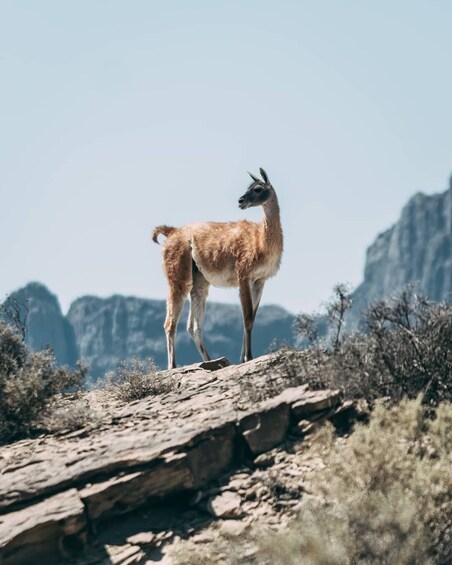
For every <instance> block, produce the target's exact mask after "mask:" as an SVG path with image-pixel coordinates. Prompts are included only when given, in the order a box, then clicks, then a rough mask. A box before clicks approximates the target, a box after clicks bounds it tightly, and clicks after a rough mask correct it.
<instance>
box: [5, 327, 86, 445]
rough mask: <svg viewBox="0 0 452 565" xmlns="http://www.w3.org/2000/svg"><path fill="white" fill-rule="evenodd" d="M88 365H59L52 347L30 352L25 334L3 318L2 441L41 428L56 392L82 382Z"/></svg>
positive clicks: (18, 437)
mask: <svg viewBox="0 0 452 565" xmlns="http://www.w3.org/2000/svg"><path fill="white" fill-rule="evenodd" d="M85 376H86V369H85V368H84V367H82V366H80V367H79V368H78V369H77V370H70V369H68V368H67V367H57V365H56V363H55V357H54V355H53V353H52V351H50V350H44V351H39V352H31V351H29V349H28V348H27V346H26V345H25V343H24V340H23V337H22V336H21V335H20V334H19V333H17V332H16V331H15V330H14V329H13V328H11V327H9V326H8V325H6V324H5V323H4V322H1V321H0V442H2V443H5V442H8V441H12V440H16V439H20V438H23V437H26V436H27V435H29V434H30V433H32V432H33V431H36V430H37V429H38V428H39V424H40V422H41V420H42V418H43V417H44V416H45V415H46V414H47V413H48V411H49V410H50V409H51V407H52V400H53V399H54V397H55V395H56V394H57V393H60V392H62V391H64V390H66V389H68V388H69V387H77V386H80V385H81V384H82V382H83V380H84V379H85Z"/></svg>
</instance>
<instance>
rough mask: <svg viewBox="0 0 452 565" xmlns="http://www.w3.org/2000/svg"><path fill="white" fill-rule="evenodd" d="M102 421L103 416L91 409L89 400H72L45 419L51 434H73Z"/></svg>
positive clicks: (55, 409) (56, 408)
mask: <svg viewBox="0 0 452 565" xmlns="http://www.w3.org/2000/svg"><path fill="white" fill-rule="evenodd" d="M101 421H102V417H101V414H100V413H98V412H96V411H95V410H93V409H92V408H91V406H90V405H89V402H88V400H87V398H83V397H80V398H71V399H70V400H67V401H66V402H63V403H58V402H57V403H56V406H55V407H54V408H53V409H52V411H51V412H50V413H49V414H48V416H47V417H46V418H45V419H44V425H45V428H46V429H47V430H49V431H51V432H73V431H76V430H80V429H81V428H85V427H93V426H96V425H98V424H99V423H100V422H101Z"/></svg>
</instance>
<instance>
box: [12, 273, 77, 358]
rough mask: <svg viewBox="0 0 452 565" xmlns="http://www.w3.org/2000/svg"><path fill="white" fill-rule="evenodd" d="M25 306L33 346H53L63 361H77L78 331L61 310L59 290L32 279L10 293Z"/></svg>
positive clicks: (57, 355) (35, 347)
mask: <svg viewBox="0 0 452 565" xmlns="http://www.w3.org/2000/svg"><path fill="white" fill-rule="evenodd" d="M10 298H11V299H12V300H15V301H17V303H18V304H19V305H21V308H22V309H24V308H28V318H27V334H26V341H27V343H28V344H29V345H30V346H31V347H32V349H35V350H39V349H43V348H45V347H48V346H50V347H52V349H53V351H54V352H55V357H56V360H57V362H58V363H59V364H62V365H74V363H75V361H76V360H77V358H78V352H77V346H76V343H75V336H74V332H73V331H72V328H71V326H70V324H69V323H68V322H67V320H66V319H65V317H64V316H63V313H62V311H61V306H60V303H59V301H58V298H57V297H56V295H55V294H52V293H51V292H50V291H49V289H48V288H47V287H46V286H44V285H43V284H41V283H39V282H31V283H28V284H27V285H26V286H24V287H23V288H20V289H19V290H16V291H15V292H13V293H11V294H10Z"/></svg>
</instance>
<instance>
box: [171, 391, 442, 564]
mask: <svg viewBox="0 0 452 565" xmlns="http://www.w3.org/2000/svg"><path fill="white" fill-rule="evenodd" d="M451 428H452V406H451V404H449V403H442V404H440V405H439V407H438V408H437V412H436V418H435V419H433V420H432V419H429V418H426V417H425V407H424V406H423V405H422V403H421V399H420V398H418V399H416V400H403V401H402V402H401V403H400V404H398V405H396V406H392V407H388V406H385V405H384V404H383V403H381V402H380V403H378V404H377V406H376V409H375V410H374V412H373V415H372V418H371V421H370V423H369V424H368V425H360V426H358V427H357V429H356V430H355V432H354V433H353V434H352V435H351V436H350V437H349V438H347V439H346V440H345V439H343V440H341V442H340V443H338V442H337V441H334V432H333V429H332V427H331V426H328V425H326V426H324V427H322V428H321V429H320V430H319V432H318V435H317V437H315V438H314V439H313V441H312V446H315V449H316V450H317V452H320V453H322V457H323V460H324V462H325V464H326V466H325V468H324V469H323V470H322V471H318V472H317V473H316V474H315V475H314V477H313V478H312V479H311V481H312V483H311V489H310V491H311V495H310V497H309V499H307V501H306V505H305V507H304V509H303V511H302V512H301V513H300V515H299V516H298V518H296V519H294V521H293V522H292V524H291V525H290V527H288V528H285V529H282V530H279V531H273V530H270V529H268V528H266V527H265V525H264V524H262V523H260V524H259V523H258V524H257V525H256V526H255V527H254V529H253V530H252V531H251V532H250V534H249V535H247V536H245V537H242V538H241V539H240V541H239V542H236V543H235V544H234V547H231V544H230V542H228V541H227V540H224V541H221V540H220V541H219V542H218V543H216V544H211V545H210V547H209V546H204V547H202V548H199V549H198V548H196V547H195V548H193V546H189V547H192V548H193V549H194V551H195V553H193V552H188V551H187V549H186V548H185V549H184V548H183V547H182V548H181V551H179V552H177V557H178V559H179V561H178V562H179V563H181V564H185V563H194V562H197V563H228V564H230V565H232V564H234V565H235V564H238V563H240V564H244V563H256V564H259V565H267V564H268V565H270V564H271V565H340V564H343V565H352V564H367V565H377V564H378V565H379V564H381V563H391V564H392V563H394V564H397V565H408V564H414V563H422V564H423V565H428V564H432V565H433V564H436V565H446V563H450V562H451V559H452V552H451V551H452V537H451V536H452V492H451V490H450V484H451V480H452V471H451V469H452V456H451V448H452V439H451V438H452V433H451V432H452V429H451ZM198 547H199V546H198ZM219 556H222V557H221V559H220V558H219Z"/></svg>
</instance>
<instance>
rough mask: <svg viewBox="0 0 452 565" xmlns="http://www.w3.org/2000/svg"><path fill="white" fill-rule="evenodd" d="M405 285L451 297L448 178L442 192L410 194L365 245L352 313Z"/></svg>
mask: <svg viewBox="0 0 452 565" xmlns="http://www.w3.org/2000/svg"><path fill="white" fill-rule="evenodd" d="M407 284H415V285H416V290H417V291H418V292H422V293H423V294H424V295H425V296H427V297H428V298H429V299H430V300H435V301H447V302H450V301H451V300H452V177H451V180H450V184H449V188H448V190H446V191H445V192H443V193H440V194H431V195H425V194H422V193H418V194H415V195H414V196H413V197H412V198H411V199H410V200H409V201H408V203H407V204H406V206H405V207H404V208H403V210H402V212H401V215H400V218H399V220H398V221H397V222H396V224H394V225H393V226H392V227H391V228H389V229H388V230H386V231H385V232H383V233H381V234H380V235H378V236H377V238H376V239H375V241H374V243H373V244H372V245H371V246H370V247H369V248H368V250H367V253H366V264H365V270H364V280H363V282H362V283H361V285H360V286H359V287H358V288H357V289H356V291H355V293H354V301H355V308H354V310H355V313H356V314H355V315H356V316H357V315H359V313H360V312H361V311H362V310H363V309H364V308H365V307H366V306H367V305H369V304H370V303H371V302H372V301H374V300H376V299H382V298H387V297H389V296H392V295H394V294H395V293H397V292H399V291H400V290H402V289H403V287H404V286H406V285H407Z"/></svg>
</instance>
